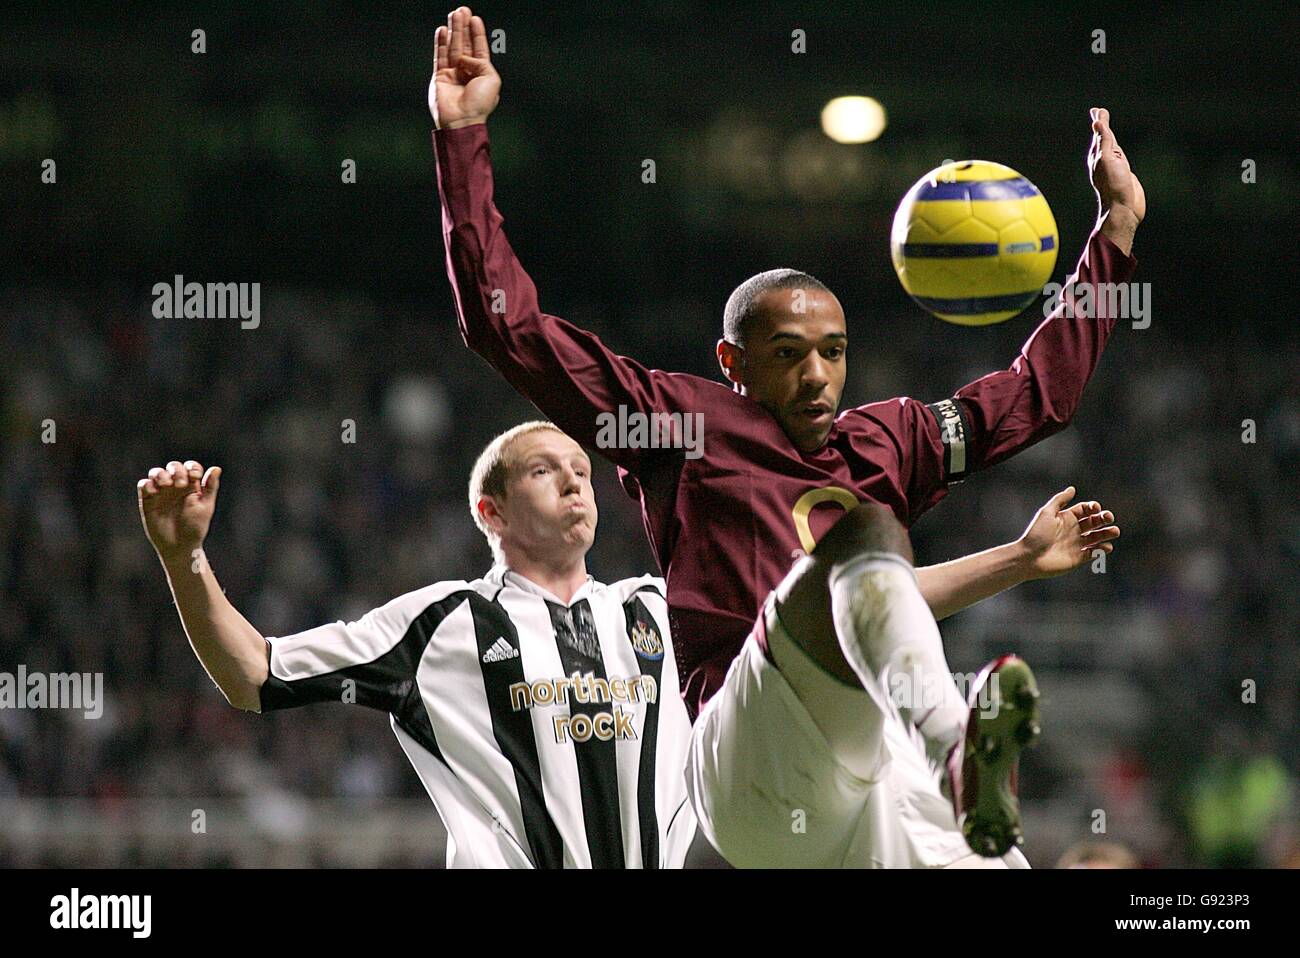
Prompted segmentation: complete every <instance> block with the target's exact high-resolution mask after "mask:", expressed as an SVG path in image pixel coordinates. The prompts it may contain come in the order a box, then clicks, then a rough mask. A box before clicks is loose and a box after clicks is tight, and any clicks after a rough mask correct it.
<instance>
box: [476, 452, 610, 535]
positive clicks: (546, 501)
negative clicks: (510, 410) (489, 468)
mask: <svg viewBox="0 0 1300 958" xmlns="http://www.w3.org/2000/svg"><path fill="white" fill-rule="evenodd" d="M511 446H512V448H511V450H510V472H509V479H508V480H507V482H506V495H505V498H504V499H503V500H502V501H501V502H499V503H497V507H498V510H499V511H500V513H501V518H502V519H504V520H505V527H504V529H503V530H502V533H501V538H502V540H503V541H505V542H509V543H510V544H512V545H513V546H514V547H515V548H518V549H519V550H521V551H522V552H524V553H525V554H526V555H528V556H530V557H531V558H533V559H534V560H544V559H546V558H548V557H550V558H554V557H556V556H561V557H563V556H567V555H569V554H572V553H575V552H576V553H578V554H579V555H585V554H586V552H587V550H588V549H590V548H591V543H592V541H593V540H594V539H595V536H596V519H597V513H596V496H595V493H594V492H593V491H592V488H591V460H590V459H588V458H587V454H586V453H585V452H583V451H582V447H581V446H579V445H578V444H577V443H576V442H574V441H573V440H572V439H570V438H569V437H568V436H566V435H564V434H562V433H558V432H556V431H555V430H553V429H543V430H540V431H538V432H530V433H526V434H524V435H522V436H520V437H519V438H518V439H516V440H515V441H514V442H513V443H511Z"/></svg>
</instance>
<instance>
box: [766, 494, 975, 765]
mask: <svg viewBox="0 0 1300 958" xmlns="http://www.w3.org/2000/svg"><path fill="white" fill-rule="evenodd" d="M776 598H777V610H778V612H779V614H780V617H781V621H782V622H783V623H784V625H785V628H786V631H787V632H788V634H789V636H790V637H791V638H792V639H793V640H794V641H795V642H796V643H798V645H799V647H800V649H801V650H802V651H803V652H804V653H806V655H807V656H808V658H809V659H811V660H812V661H813V662H816V663H817V665H818V666H819V667H820V668H821V669H823V670H824V671H825V672H827V673H829V674H830V675H832V676H834V677H835V678H837V679H838V680H839V681H840V682H842V683H844V684H845V685H848V686H851V687H853V688H856V689H863V690H865V691H866V693H867V694H868V696H870V698H871V699H872V701H873V702H874V703H875V704H876V706H877V708H876V709H874V710H872V711H871V712H869V713H868V714H864V715H861V716H860V717H859V718H858V719H857V722H856V723H850V724H849V725H847V726H846V727H845V728H844V729H843V731H842V732H840V733H839V740H840V741H843V739H844V738H845V737H846V736H852V735H853V734H854V731H853V730H854V726H855V725H856V726H857V727H858V728H863V729H864V731H863V733H862V734H863V738H862V739H861V748H869V747H870V745H871V742H872V740H873V739H876V738H878V730H877V727H876V726H877V725H878V722H879V721H880V716H881V715H884V714H887V713H888V708H889V703H890V702H892V704H893V705H894V706H895V707H896V708H897V709H898V711H899V713H900V714H901V715H902V717H903V718H904V720H905V721H908V722H910V723H911V724H912V725H913V726H915V727H916V728H917V730H918V731H919V732H920V733H921V735H922V737H923V738H924V740H925V742H926V752H927V754H928V755H929V757H930V759H931V761H932V762H933V763H934V764H935V765H936V766H937V767H938V766H941V765H942V763H943V762H944V761H945V760H946V758H947V756H948V753H949V752H950V751H951V749H952V747H953V746H954V745H955V744H956V743H957V742H958V741H960V740H961V736H962V733H963V731H964V729H965V726H966V717H967V714H968V708H967V705H966V701H965V700H964V699H963V698H962V695H961V693H960V692H959V691H958V689H957V686H956V684H955V683H954V682H953V678H952V673H951V671H950V670H949V668H948V663H947V660H946V659H945V657H944V654H943V644H942V641H941V639H940V636H939V627H938V625H937V624H936V623H935V621H934V616H933V614H932V613H931V612H930V608H929V606H928V605H927V604H926V602H925V598H924V597H923V596H922V595H921V591H920V589H919V587H918V586H917V583H916V576H915V573H914V572H913V571H912V547H911V543H910V541H909V539H908V536H907V530H905V529H904V528H903V526H902V524H901V523H899V522H898V520H897V519H895V518H894V515H893V514H892V513H891V512H890V511H889V510H888V509H886V508H884V507H883V506H879V505H876V504H874V503H864V504H863V505H860V506H858V507H857V508H855V509H853V510H852V511H850V512H849V513H848V514H846V515H845V516H844V518H843V519H841V520H840V521H839V522H838V523H836V524H835V526H834V527H833V528H832V529H831V530H830V531H829V532H828V533H827V534H826V535H825V536H823V537H822V540H821V542H820V543H818V545H817V548H816V549H814V550H813V553H812V555H810V556H809V557H808V558H806V559H804V560H802V561H801V562H800V564H799V566H797V567H796V569H795V570H793V571H792V573H791V575H789V576H787V578H786V579H785V581H784V582H782V583H781V585H780V586H778V588H777V593H776ZM774 657H775V661H776V664H777V667H778V668H782V667H783V663H782V662H781V656H780V654H779V650H778V654H776V655H775V656H774ZM818 705H819V703H817V702H812V703H810V710H812V709H816V708H818ZM813 714H814V717H816V716H817V713H816V712H814V713H813ZM832 718H837V717H836V716H832ZM828 738H832V736H830V735H828ZM833 740H834V739H833ZM851 741H852V739H850V742H851ZM849 750H850V753H852V752H853V751H854V750H853V749H852V747H851V746H850V748H849ZM847 757H848V758H849V759H850V760H852V757H853V756H852V754H850V755H848V756H847Z"/></svg>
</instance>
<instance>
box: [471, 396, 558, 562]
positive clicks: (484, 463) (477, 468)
mask: <svg viewBox="0 0 1300 958" xmlns="http://www.w3.org/2000/svg"><path fill="white" fill-rule="evenodd" d="M544 429H550V430H553V431H554V432H558V433H559V434H560V435H561V436H563V435H566V433H565V432H564V430H563V429H561V428H560V427H559V426H557V425H555V423H553V422H547V421H545V420H544V419H536V420H534V421H532V422H521V423H520V424H519V425H518V426H512V427H511V428H509V429H507V430H506V431H505V432H503V433H501V435H499V436H497V437H496V438H495V439H493V440H492V441H491V442H489V443H488V444H487V446H486V447H484V449H483V451H482V452H481V453H479V456H478V459H477V460H476V461H475V463H474V468H473V469H472V470H470V474H469V514H470V515H471V516H473V517H474V525H476V526H478V529H479V532H481V533H483V536H484V538H486V539H487V541H488V545H489V546H491V547H492V558H493V559H494V560H496V561H497V562H498V563H501V562H504V561H505V556H504V555H503V554H502V552H501V537H500V536H498V535H497V534H496V533H495V532H493V531H492V528H491V527H490V526H489V525H488V524H487V523H486V522H484V521H483V517H482V516H481V515H480V514H479V511H478V504H479V501H480V500H481V499H482V498H483V497H484V496H493V497H495V498H498V499H501V498H504V497H505V494H506V481H507V480H508V479H509V478H510V466H511V465H512V460H511V459H510V448H511V446H512V445H513V444H514V441H515V440H516V439H518V438H519V437H520V436H527V435H529V434H530V433H534V432H541V431H542V430H544Z"/></svg>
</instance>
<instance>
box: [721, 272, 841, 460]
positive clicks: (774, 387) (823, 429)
mask: <svg viewBox="0 0 1300 958" xmlns="http://www.w3.org/2000/svg"><path fill="white" fill-rule="evenodd" d="M754 306H755V311H754V315H753V317H752V319H751V321H750V324H749V328H748V329H747V330H746V334H745V347H744V349H740V348H739V347H736V346H733V345H732V344H730V343H727V342H720V343H719V344H718V361H719V362H720V363H721V364H722V369H723V372H724V373H725V374H726V376H727V378H728V379H729V380H731V382H732V383H733V384H735V385H737V386H739V387H740V391H741V392H742V393H743V394H745V395H747V396H749V397H750V398H751V399H753V400H754V401H755V402H757V403H758V404H759V405H760V406H762V407H763V408H764V409H766V410H767V411H768V412H770V413H771V414H772V415H773V416H775V417H776V420H777V422H779V423H780V424H781V428H782V429H784V430H785V433H786V435H787V436H789V437H790V440H791V441H792V442H793V443H794V444H795V446H796V447H797V448H798V449H799V450H800V451H801V452H813V451H815V450H817V449H819V448H820V447H821V445H822V444H823V443H824V442H825V441H826V436H827V434H828V433H829V432H830V431H831V425H832V423H833V422H834V421H835V413H836V411H837V410H838V409H839V405H840V395H841V393H843V392H844V374H845V360H844V351H845V349H846V348H847V346H848V337H847V335H846V334H845V329H844V310H843V309H842V308H841V307H840V304H839V300H837V299H836V298H835V297H834V296H832V295H831V294H829V293H824V292H822V291H821V290H816V289H801V290H793V289H770V290H767V291H766V292H764V293H762V294H761V295H759V297H758V298H757V299H755V301H754Z"/></svg>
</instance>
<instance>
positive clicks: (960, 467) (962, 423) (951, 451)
mask: <svg viewBox="0 0 1300 958" xmlns="http://www.w3.org/2000/svg"><path fill="white" fill-rule="evenodd" d="M925 408H926V409H928V410H930V415H932V416H934V421H935V422H936V423H937V424H938V426H939V441H940V442H942V443H943V479H944V482H946V483H949V484H953V483H958V482H961V481H962V480H963V479H965V478H966V473H967V465H966V462H967V445H966V443H967V441H968V440H969V439H970V435H971V429H970V421H969V420H968V419H967V418H966V410H965V409H963V408H962V404H961V403H960V402H959V401H958V400H956V399H942V400H940V401H939V402H936V403H930V404H929V405H928V406H926V407H925Z"/></svg>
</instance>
